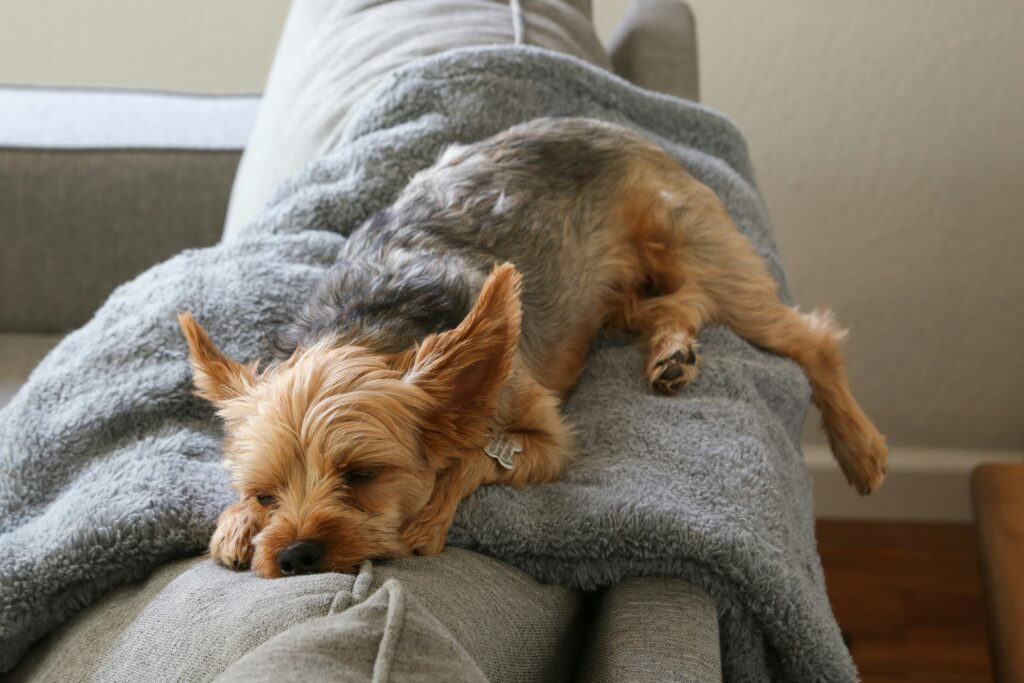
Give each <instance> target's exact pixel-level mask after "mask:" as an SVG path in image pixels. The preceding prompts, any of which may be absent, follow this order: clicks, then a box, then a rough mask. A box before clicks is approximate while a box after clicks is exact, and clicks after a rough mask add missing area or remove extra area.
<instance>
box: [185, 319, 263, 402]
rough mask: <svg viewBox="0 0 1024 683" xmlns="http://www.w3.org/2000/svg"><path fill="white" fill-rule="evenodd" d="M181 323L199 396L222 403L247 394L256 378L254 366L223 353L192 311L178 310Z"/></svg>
mask: <svg viewBox="0 0 1024 683" xmlns="http://www.w3.org/2000/svg"><path fill="white" fill-rule="evenodd" d="M178 324H179V325H181V330H182V332H184V333H185V340H186V341H187V342H188V352H189V356H190V357H191V359H192V373H193V382H195V385H196V393H197V394H198V395H199V396H201V397H202V398H205V399H206V400H207V401H212V402H213V403H220V402H222V401H228V400H230V399H233V398H238V397H239V396H244V395H245V394H247V393H248V392H249V390H250V389H252V386H253V383H254V381H255V369H254V368H253V367H252V366H246V365H242V364H241V363H236V362H235V361H233V360H231V359H230V358H228V357H227V356H225V355H224V354H223V353H221V352H220V349H218V348H217V347H216V346H215V345H214V343H213V341H212V340H211V339H210V335H208V334H207V333H206V330H204V329H203V328H202V327H200V326H199V323H197V322H196V321H195V318H193V317H192V314H191V313H190V312H188V311H185V312H184V313H179V314H178Z"/></svg>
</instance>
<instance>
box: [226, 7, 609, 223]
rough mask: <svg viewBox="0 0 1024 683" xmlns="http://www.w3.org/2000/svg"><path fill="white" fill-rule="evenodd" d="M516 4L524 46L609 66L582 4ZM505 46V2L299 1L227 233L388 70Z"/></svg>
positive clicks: (326, 142) (509, 35) (332, 139)
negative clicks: (457, 51) (461, 50)
mask: <svg viewBox="0 0 1024 683" xmlns="http://www.w3.org/2000/svg"><path fill="white" fill-rule="evenodd" d="M522 6H523V11H524V19H525V26H524V43H526V44H528V45H534V46H538V47H544V48H547V49H551V50H554V51H557V52H564V53H566V54H570V55H572V56H574V57H579V58H580V59H583V60H585V61H588V62H591V63H592V64H597V65H599V66H604V67H606V68H610V63H609V62H608V57H607V55H606V54H605V51H604V48H603V47H602V46H601V43H600V41H599V40H598V38H597V35H596V34H595V33H594V30H593V28H592V27H591V25H590V21H589V11H588V10H589V2H582V1H580V0H577V2H576V3H575V6H574V3H569V2H564V1H562V0H532V1H531V2H526V3H522ZM453 17H458V20H457V21H453V19H452V18H453ZM512 42H513V25H512V19H511V15H510V12H509V3H508V2H507V1H506V0H455V1H451V0H395V1H393V2H381V0H339V1H337V2H325V1H324V0H298V1H297V2H296V3H295V4H294V5H293V6H292V10H291V13H290V14H289V16H288V23H287V24H286V26H285V30H284V33H283V35H282V37H281V42H280V44H279V45H278V50H277V54H276V56H275V57H274V65H273V67H272V68H271V72H270V77H269V79H268V82H267V87H266V90H265V95H264V102H263V107H262V108H261V109H260V112H259V116H258V118H257V121H256V126H255V129H254V130H253V135H252V138H251V139H250V141H249V145H248V146H247V147H246V150H245V155H244V156H243V158H242V163H241V167H240V170H239V174H238V178H237V180H236V181H235V187H234V190H233V191H232V193H231V206H230V209H229V211H228V220H227V227H226V231H225V234H226V235H232V234H234V233H235V232H236V231H237V230H238V229H239V228H240V227H241V226H242V225H244V224H245V223H246V222H248V221H249V220H250V219H252V218H253V217H254V216H255V215H256V214H257V212H258V211H259V210H260V209H261V208H262V207H263V206H264V205H265V204H266V202H267V201H268V200H269V199H270V197H271V195H272V193H273V192H274V190H276V189H277V187H278V186H279V185H280V184H281V182H282V181H283V180H284V179H285V178H286V177H288V176H289V175H291V174H292V173H293V172H294V171H295V170H297V169H298V168H299V167H300V166H301V165H302V164H304V163H305V162H307V161H309V160H310V159H312V158H314V157H315V156H317V155H318V154H319V153H322V152H323V151H325V150H327V149H329V148H330V147H332V146H333V145H334V144H335V143H336V142H337V140H338V137H339V136H340V134H341V131H342V129H343V128H344V126H345V123H346V121H347V115H348V112H349V110H350V109H351V108H352V105H353V104H355V103H356V102H357V101H358V100H359V99H360V98H361V97H363V96H364V95H365V94H366V93H367V92H369V91H370V90H371V89H372V88H373V87H374V86H376V85H377V84H378V82H379V81H380V79H381V78H382V77H383V76H384V75H386V74H387V73H388V72H389V71H391V70H392V69H394V68H396V67H398V66H401V65H403V64H406V63H408V62H410V61H412V60H414V59H416V58H418V57H424V56H427V55H431V54H436V53H439V52H443V51H445V50H449V49H453V48H460V47H470V46H476V45H503V44H504V45H507V44H510V43H512Z"/></svg>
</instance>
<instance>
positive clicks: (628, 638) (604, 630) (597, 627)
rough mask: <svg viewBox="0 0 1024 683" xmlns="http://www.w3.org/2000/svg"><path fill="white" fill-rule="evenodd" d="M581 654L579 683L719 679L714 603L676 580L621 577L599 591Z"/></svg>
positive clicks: (706, 682)
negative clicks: (621, 579)
mask: <svg viewBox="0 0 1024 683" xmlns="http://www.w3.org/2000/svg"><path fill="white" fill-rule="evenodd" d="M583 652H584V654H583V657H582V660H581V662H580V668H579V671H578V674H577V680H578V681H581V683H582V682H584V681H585V682H587V683H605V682H607V683H617V682H618V681H652V682H653V681H686V682H687V683H710V682H712V681H721V680H722V666H721V660H720V654H719V641H718V616H717V611H716V609H715V603H714V602H713V601H712V600H711V598H710V597H709V596H708V594H707V593H705V592H704V591H703V590H701V589H699V588H696V587H695V586H693V585H692V584H690V583H688V582H686V581H683V580H681V579H672V578H633V579H626V580H625V581H622V582H621V583H619V584H618V585H616V586H613V587H612V588H609V589H607V590H604V591H602V592H601V593H600V594H599V595H598V596H597V598H596V607H595V611H594V618H593V621H592V622H591V623H590V627H589V633H588V636H587V641H586V643H585V644H584V648H583Z"/></svg>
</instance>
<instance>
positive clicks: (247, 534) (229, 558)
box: [210, 501, 260, 569]
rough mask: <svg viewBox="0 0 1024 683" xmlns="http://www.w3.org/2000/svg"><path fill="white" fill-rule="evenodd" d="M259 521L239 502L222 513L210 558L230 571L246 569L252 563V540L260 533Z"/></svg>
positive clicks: (211, 543)
mask: <svg viewBox="0 0 1024 683" xmlns="http://www.w3.org/2000/svg"><path fill="white" fill-rule="evenodd" d="M259 530H260V529H259V523H258V520H257V519H256V518H255V517H253V515H252V513H250V512H249V510H248V506H247V505H246V504H245V503H244V502H242V501H238V502H237V503H234V504H233V505H231V506H229V507H228V508H227V509H226V510H224V512H222V513H221V515H220V519H218V520H217V529H216V530H215V531H214V532H213V536H212V537H211V538H210V556H211V557H212V558H213V559H214V560H216V561H217V562H220V563H221V564H222V565H224V566H225V567H228V568H229V569H245V568H246V567H248V566H249V564H250V563H251V562H252V554H253V547H252V539H253V537H254V536H255V535H256V534H257V533H259Z"/></svg>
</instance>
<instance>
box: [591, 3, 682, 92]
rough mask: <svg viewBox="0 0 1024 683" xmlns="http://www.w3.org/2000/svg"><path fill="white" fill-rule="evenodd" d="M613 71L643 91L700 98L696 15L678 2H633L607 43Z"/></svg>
mask: <svg viewBox="0 0 1024 683" xmlns="http://www.w3.org/2000/svg"><path fill="white" fill-rule="evenodd" d="M608 53H609V55H610V56H611V61H612V66H613V68H614V69H615V73H617V74H618V75H620V76H622V77H623V78H625V79H626V80H628V81H632V82H633V83H635V84H636V85H639V86H640V87H641V88H647V89H648V90H654V91H655V92H661V93H665V94H666V95H674V96H675V97H682V98H683V99H687V100H693V101H695V102H696V101H697V100H699V99H700V79H699V78H698V72H697V37H696V30H695V28H694V19H693V12H691V11H690V8H689V6H688V5H686V4H685V3H682V2H679V0H633V2H632V4H631V5H630V6H629V9H628V10H627V11H626V16H625V18H624V19H623V21H622V23H621V24H620V25H619V27H618V29H617V30H616V31H615V34H614V35H613V36H612V38H611V40H610V41H609V43H608Z"/></svg>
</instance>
